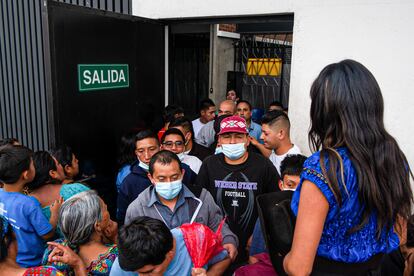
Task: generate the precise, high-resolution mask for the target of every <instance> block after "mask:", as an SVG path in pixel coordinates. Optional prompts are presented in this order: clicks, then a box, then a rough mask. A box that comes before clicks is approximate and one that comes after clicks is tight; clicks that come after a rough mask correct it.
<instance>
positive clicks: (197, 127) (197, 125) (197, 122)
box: [192, 118, 205, 137]
mask: <svg viewBox="0 0 414 276" xmlns="http://www.w3.org/2000/svg"><path fill="white" fill-rule="evenodd" d="M192 123H193V130H194V137H197V134H198V132H199V131H200V129H201V128H202V127H203V126H204V125H205V124H203V123H202V122H201V121H200V118H197V119H195V120H193V121H192Z"/></svg>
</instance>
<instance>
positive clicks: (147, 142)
mask: <svg viewBox="0 0 414 276" xmlns="http://www.w3.org/2000/svg"><path fill="white" fill-rule="evenodd" d="M135 146H136V149H135V154H136V156H137V161H136V162H135V163H133V164H132V165H131V173H130V174H129V175H128V176H127V177H126V178H125V179H124V181H122V183H121V186H120V189H119V193H118V200H117V203H118V206H117V207H118V208H117V220H118V223H119V224H120V225H122V224H123V223H124V219H125V213H126V210H127V208H128V206H129V204H130V203H131V202H132V201H134V200H135V199H136V198H137V197H138V195H139V194H140V193H141V192H142V191H144V190H145V189H146V188H148V187H149V186H151V181H150V180H149V178H148V169H149V162H150V160H151V157H152V156H153V155H154V154H156V153H157V152H159V151H160V142H159V141H158V137H157V136H156V135H155V134H154V133H153V132H152V131H151V130H142V131H140V132H138V134H137V135H136V137H135ZM183 168H184V170H185V171H186V174H185V177H184V179H183V182H184V183H185V184H187V185H193V184H194V182H195V178H196V176H197V175H196V174H195V173H194V172H193V171H192V170H191V169H190V167H189V166H187V165H185V164H184V165H183Z"/></svg>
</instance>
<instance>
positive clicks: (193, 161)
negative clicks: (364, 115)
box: [181, 154, 202, 174]
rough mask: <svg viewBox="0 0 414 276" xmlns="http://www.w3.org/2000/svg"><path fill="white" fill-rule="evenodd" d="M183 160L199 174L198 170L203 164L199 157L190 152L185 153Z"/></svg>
mask: <svg viewBox="0 0 414 276" xmlns="http://www.w3.org/2000/svg"><path fill="white" fill-rule="evenodd" d="M181 162H183V163H184V164H187V165H188V166H189V167H190V169H191V170H193V172H195V173H196V174H198V172H199V171H200V167H201V164H202V162H201V160H200V159H198V157H195V156H193V155H188V154H184V155H183V158H182V160H181Z"/></svg>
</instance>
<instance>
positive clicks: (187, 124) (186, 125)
mask: <svg viewBox="0 0 414 276" xmlns="http://www.w3.org/2000/svg"><path fill="white" fill-rule="evenodd" d="M173 127H182V128H183V129H184V130H185V131H189V132H191V140H194V129H193V123H192V122H191V120H190V119H188V118H187V117H180V118H176V119H174V120H173V121H172V122H171V123H170V125H169V126H168V128H169V129H170V128H173Z"/></svg>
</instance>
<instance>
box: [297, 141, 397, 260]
mask: <svg viewBox="0 0 414 276" xmlns="http://www.w3.org/2000/svg"><path fill="white" fill-rule="evenodd" d="M337 152H338V153H339V155H340V156H341V158H342V160H343V166H344V180H345V185H346V189H347V191H348V194H347V192H346V191H345V189H344V187H343V185H342V184H341V182H339V183H340V190H341V195H342V206H339V205H338V204H337V202H336V201H335V197H334V194H333V193H332V191H331V190H330V189H329V186H328V184H327V183H328V182H327V180H326V179H325V178H324V176H323V174H322V169H321V166H320V163H319V160H320V157H319V155H320V152H316V153H314V154H313V155H312V156H310V157H309V158H308V159H307V160H306V161H305V164H304V168H303V172H302V174H301V179H300V184H299V186H298V187H297V189H296V191H295V193H294V194H293V198H292V202H291V208H292V211H293V213H294V214H295V215H296V216H297V214H298V205H299V197H300V191H301V188H302V183H303V181H304V180H308V181H311V182H313V183H314V184H315V185H316V186H317V187H318V188H319V189H320V190H321V192H322V193H323V195H324V196H325V198H326V199H327V201H328V203H329V211H328V215H327V217H326V221H325V225H324V228H323V232H322V237H321V240H320V243H319V246H318V250H317V255H318V256H320V257H324V258H327V259H330V260H334V261H338V262H344V263H359V262H365V261H368V260H369V259H370V258H371V257H373V256H374V255H376V254H378V253H390V252H391V251H393V250H395V249H397V248H398V246H399V238H398V236H397V234H396V233H395V232H394V231H393V229H391V230H386V229H385V228H384V230H383V231H382V232H381V236H380V237H379V239H377V238H376V227H377V217H376V215H375V214H372V215H371V216H370V218H369V221H368V223H367V224H365V225H364V227H363V228H362V229H360V230H358V231H356V232H352V233H350V232H348V231H349V230H351V229H352V228H353V227H355V226H357V225H358V224H359V223H360V221H361V216H362V210H363V209H362V207H363V205H361V204H360V202H359V200H358V179H357V172H356V170H355V168H354V166H353V164H352V162H351V160H350V159H349V152H348V149H347V148H345V147H341V148H338V149H337ZM325 160H326V161H325V166H326V168H327V170H328V168H329V162H328V161H327V158H325ZM338 175H340V174H339V172H338ZM338 181H340V177H338Z"/></svg>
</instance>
